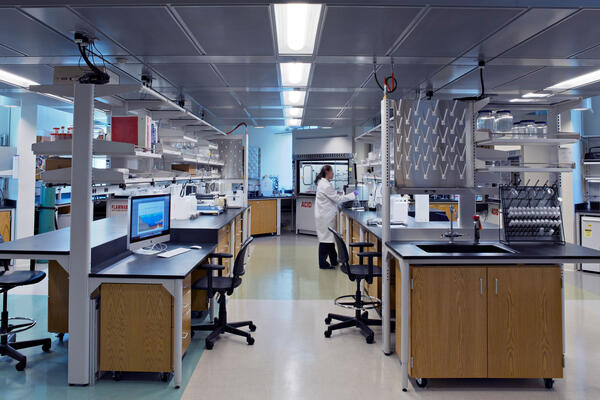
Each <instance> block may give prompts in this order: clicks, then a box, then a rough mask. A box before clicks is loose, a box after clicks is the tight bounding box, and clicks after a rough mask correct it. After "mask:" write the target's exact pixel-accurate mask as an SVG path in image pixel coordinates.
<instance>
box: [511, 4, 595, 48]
mask: <svg viewBox="0 0 600 400" xmlns="http://www.w3.org/2000/svg"><path fill="white" fill-rule="evenodd" d="M599 19H600V10H582V11H580V12H578V13H576V14H574V15H573V16H571V17H569V18H567V19H565V20H564V21H562V22H561V23H559V24H557V25H555V26H553V27H551V28H549V29H548V30H547V31H545V32H543V33H541V34H540V35H538V36H536V37H534V38H532V39H531V40H528V41H526V42H524V43H523V44H521V45H519V46H517V47H515V48H513V49H512V50H510V51H508V52H506V53H505V54H503V55H502V57H513V58H515V57H516V58H519V57H522V58H567V57H569V56H572V55H574V54H576V53H578V52H580V51H583V50H585V49H587V48H589V47H591V46H594V45H597V44H599V43H600V24H598V20H599Z"/></svg>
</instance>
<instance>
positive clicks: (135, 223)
mask: <svg viewBox="0 0 600 400" xmlns="http://www.w3.org/2000/svg"><path fill="white" fill-rule="evenodd" d="M170 208H171V195H170V194H160V195H152V196H133V197H131V207H130V209H129V242H130V243H135V242H139V241H143V240H148V239H152V238H154V237H157V236H164V235H168V234H170V222H171V217H170V214H169V211H170Z"/></svg>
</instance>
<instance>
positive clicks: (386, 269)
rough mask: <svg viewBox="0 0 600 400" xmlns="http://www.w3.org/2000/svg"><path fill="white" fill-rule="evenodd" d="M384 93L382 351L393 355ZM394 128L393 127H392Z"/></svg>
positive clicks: (385, 100) (385, 103)
mask: <svg viewBox="0 0 600 400" xmlns="http://www.w3.org/2000/svg"><path fill="white" fill-rule="evenodd" d="M389 103H390V102H389V100H388V98H387V95H386V93H385V91H384V93H383V100H381V156H382V157H381V175H382V176H381V178H382V181H383V182H382V184H383V210H382V215H381V227H382V238H381V249H382V252H383V254H382V257H381V260H382V264H383V265H382V280H381V290H382V292H383V294H382V296H381V301H382V302H383V318H382V321H383V322H382V334H383V343H382V350H383V352H384V354H386V355H389V354H391V353H392V350H391V345H390V336H391V334H390V332H391V326H390V279H391V273H390V262H389V260H388V250H387V246H386V242H388V241H389V240H390V137H393V135H390V132H389V131H390V129H391V128H390V123H389V122H390V115H389V112H390V104H389ZM392 126H393V125H392Z"/></svg>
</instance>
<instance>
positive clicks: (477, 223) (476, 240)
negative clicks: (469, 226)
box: [473, 215, 481, 244]
mask: <svg viewBox="0 0 600 400" xmlns="http://www.w3.org/2000/svg"><path fill="white" fill-rule="evenodd" d="M473 230H474V232H473V244H479V238H480V237H481V235H480V233H479V231H480V230H481V222H480V221H479V215H473Z"/></svg>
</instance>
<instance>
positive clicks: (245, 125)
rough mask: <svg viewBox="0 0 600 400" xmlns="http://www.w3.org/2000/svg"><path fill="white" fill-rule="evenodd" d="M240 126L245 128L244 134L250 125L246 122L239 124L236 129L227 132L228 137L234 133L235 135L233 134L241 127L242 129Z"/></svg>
mask: <svg viewBox="0 0 600 400" xmlns="http://www.w3.org/2000/svg"><path fill="white" fill-rule="evenodd" d="M240 126H243V127H244V133H246V132H247V131H248V124H246V123H245V122H240V123H239V124H237V125H236V126H235V128H233V129H232V130H230V131H228V132H225V134H226V135H230V134H232V133H233V132H235V131H236V130H237V129H238V128H239V127H240Z"/></svg>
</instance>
